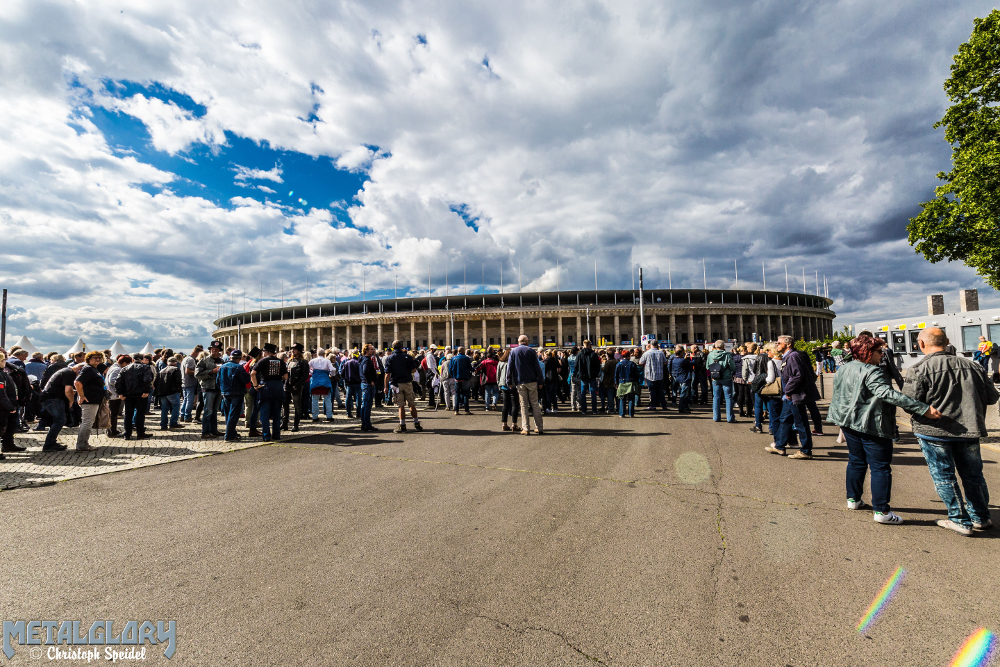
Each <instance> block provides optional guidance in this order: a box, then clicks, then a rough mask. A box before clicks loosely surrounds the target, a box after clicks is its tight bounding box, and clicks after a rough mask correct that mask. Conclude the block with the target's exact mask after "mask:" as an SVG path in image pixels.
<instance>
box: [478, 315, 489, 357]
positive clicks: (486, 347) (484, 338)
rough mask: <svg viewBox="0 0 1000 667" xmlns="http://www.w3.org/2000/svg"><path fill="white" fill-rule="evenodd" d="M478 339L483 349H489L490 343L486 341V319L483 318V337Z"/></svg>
mask: <svg viewBox="0 0 1000 667" xmlns="http://www.w3.org/2000/svg"><path fill="white" fill-rule="evenodd" d="M479 341H480V342H481V343H482V345H483V349H484V350H487V349H489V346H490V344H489V343H487V342H486V320H485V319H483V337H482V338H480V339H479Z"/></svg>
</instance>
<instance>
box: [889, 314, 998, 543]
mask: <svg viewBox="0 0 1000 667" xmlns="http://www.w3.org/2000/svg"><path fill="white" fill-rule="evenodd" d="M917 345H918V346H919V347H920V351H921V352H923V353H924V355H925V356H924V358H923V359H921V360H920V361H919V362H917V363H916V364H915V365H914V366H913V367H912V368H910V370H908V371H907V373H906V381H905V383H904V384H903V393H904V394H906V395H907V396H909V397H911V398H915V399H917V400H918V401H922V402H924V403H927V404H929V405H933V406H935V407H936V408H937V409H938V410H940V411H941V414H942V418H941V419H939V420H933V419H930V418H928V417H924V416H920V415H916V414H914V415H911V417H910V419H911V423H912V425H913V432H914V434H916V436H917V441H918V442H919V443H920V449H921V450H923V453H924V458H925V459H926V460H927V467H928V468H929V469H930V473H931V479H932V480H933V481H934V488H935V489H936V490H937V493H938V496H940V497H941V500H942V502H944V505H945V507H946V508H947V509H948V518H947V519H941V520H939V521H938V522H937V524H938V525H939V526H941V527H942V528H947V529H948V530H953V531H955V532H956V533H958V534H959V535H964V536H966V537H968V536H970V535H972V531H973V530H974V529H975V530H986V529H988V528H991V527H992V526H993V521H992V519H991V518H990V509H989V501H990V491H989V488H987V486H986V478H985V477H983V457H982V454H981V452H980V449H979V439H980V438H981V437H985V436H986V434H987V431H986V406H987V405H993V404H995V403H996V402H997V401H998V400H1000V394H998V393H997V390H996V387H994V386H993V382H992V381H990V379H989V378H988V377H987V376H986V373H985V371H983V368H982V366H980V365H979V364H977V363H976V362H974V361H972V360H971V359H966V358H965V357H959V356H956V355H955V354H954V353H952V354H949V353H948V351H947V349H948V337H947V336H946V335H945V333H944V331H942V330H941V329H939V328H937V327H932V328H930V329H924V330H923V331H921V332H920V335H919V336H918V337H917ZM956 471H957V473H958V477H961V478H962V487H964V488H965V502H964V503H963V501H962V500H963V499H962V489H961V488H959V485H958V478H957V477H956V476H955V473H956Z"/></svg>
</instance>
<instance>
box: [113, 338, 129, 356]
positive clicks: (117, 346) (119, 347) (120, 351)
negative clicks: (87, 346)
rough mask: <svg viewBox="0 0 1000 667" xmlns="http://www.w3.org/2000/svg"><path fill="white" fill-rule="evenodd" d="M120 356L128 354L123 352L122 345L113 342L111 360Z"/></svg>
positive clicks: (123, 347)
mask: <svg viewBox="0 0 1000 667" xmlns="http://www.w3.org/2000/svg"><path fill="white" fill-rule="evenodd" d="M121 354H128V352H127V351H126V350H125V346H124V345H122V344H121V343H119V342H118V341H115V344H114V345H112V346H111V360H114V359H117V358H118V355H121Z"/></svg>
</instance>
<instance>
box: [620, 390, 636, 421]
mask: <svg viewBox="0 0 1000 667" xmlns="http://www.w3.org/2000/svg"><path fill="white" fill-rule="evenodd" d="M626 413H628V416H629V417H635V394H625V395H624V396H619V397H618V416H619V417H624V416H625V414H626Z"/></svg>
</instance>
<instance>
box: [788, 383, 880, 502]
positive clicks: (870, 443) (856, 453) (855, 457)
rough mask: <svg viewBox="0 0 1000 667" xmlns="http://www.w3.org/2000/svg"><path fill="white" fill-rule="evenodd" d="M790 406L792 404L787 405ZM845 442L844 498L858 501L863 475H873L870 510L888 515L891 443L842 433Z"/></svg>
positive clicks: (854, 432)
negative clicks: (846, 457)
mask: <svg viewBox="0 0 1000 667" xmlns="http://www.w3.org/2000/svg"><path fill="white" fill-rule="evenodd" d="M788 403H791V401H788ZM844 439H845V440H847V455H848V459H847V497H848V498H852V499H854V500H861V491H862V490H863V489H864V487H865V473H866V472H867V471H868V469H871V471H872V508H874V510H875V511H876V512H882V513H885V512H888V511H889V500H890V499H891V497H892V466H891V465H890V464H891V463H892V440H891V439H889V438H880V437H878V436H875V435H869V434H867V433H861V432H860V431H853V430H851V429H849V428H845V429H844Z"/></svg>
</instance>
